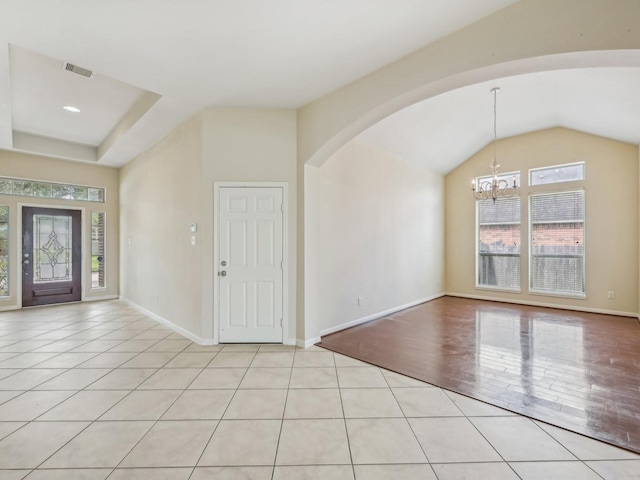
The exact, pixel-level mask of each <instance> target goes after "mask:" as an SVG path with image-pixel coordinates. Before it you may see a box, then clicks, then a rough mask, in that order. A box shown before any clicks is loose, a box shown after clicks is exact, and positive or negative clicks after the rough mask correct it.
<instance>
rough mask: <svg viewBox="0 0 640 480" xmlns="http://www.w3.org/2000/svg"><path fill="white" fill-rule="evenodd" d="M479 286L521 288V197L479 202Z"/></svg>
mask: <svg viewBox="0 0 640 480" xmlns="http://www.w3.org/2000/svg"><path fill="white" fill-rule="evenodd" d="M477 226H478V228H477V231H478V258H477V286H479V287H488V288H491V287H493V288H499V289H508V290H519V289H520V197H511V198H501V199H498V200H496V202H495V203H494V202H493V200H480V201H478V202H477Z"/></svg>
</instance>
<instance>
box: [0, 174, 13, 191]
mask: <svg viewBox="0 0 640 480" xmlns="http://www.w3.org/2000/svg"><path fill="white" fill-rule="evenodd" d="M12 193H13V181H12V180H11V179H9V178H0V194H4V195H11V194H12Z"/></svg>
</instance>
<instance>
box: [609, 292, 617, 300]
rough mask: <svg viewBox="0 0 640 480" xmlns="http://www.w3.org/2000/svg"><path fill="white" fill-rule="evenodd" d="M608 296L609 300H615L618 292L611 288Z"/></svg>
mask: <svg viewBox="0 0 640 480" xmlns="http://www.w3.org/2000/svg"><path fill="white" fill-rule="evenodd" d="M607 298H608V299H609V300H613V299H614V298H616V293H615V292H614V291H613V290H609V293H607Z"/></svg>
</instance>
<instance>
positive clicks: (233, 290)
mask: <svg viewBox="0 0 640 480" xmlns="http://www.w3.org/2000/svg"><path fill="white" fill-rule="evenodd" d="M219 191H220V194H219V198H218V214H219V216H218V222H219V224H218V232H219V238H218V248H219V250H218V265H217V271H218V308H219V311H218V318H219V321H220V342H221V343H282V318H283V316H282V309H283V297H282V293H283V265H282V260H283V257H282V255H283V241H282V239H283V208H282V207H283V205H282V201H283V194H282V193H283V189H282V188H281V187H255V188H244V187H242V188H241V187H221V188H220V190H219Z"/></svg>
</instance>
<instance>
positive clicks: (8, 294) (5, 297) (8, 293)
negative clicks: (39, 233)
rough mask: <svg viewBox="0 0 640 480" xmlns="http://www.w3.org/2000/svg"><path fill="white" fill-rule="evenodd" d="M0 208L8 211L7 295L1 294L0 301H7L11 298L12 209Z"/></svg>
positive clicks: (4, 206)
mask: <svg viewBox="0 0 640 480" xmlns="http://www.w3.org/2000/svg"><path fill="white" fill-rule="evenodd" d="M0 208H6V209H7V275H6V276H7V293H6V294H2V293H0V300H7V299H8V298H11V222H10V219H11V207H10V206H9V205H0Z"/></svg>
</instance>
